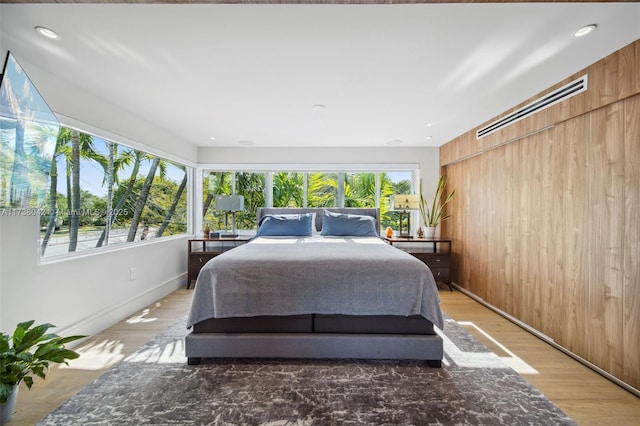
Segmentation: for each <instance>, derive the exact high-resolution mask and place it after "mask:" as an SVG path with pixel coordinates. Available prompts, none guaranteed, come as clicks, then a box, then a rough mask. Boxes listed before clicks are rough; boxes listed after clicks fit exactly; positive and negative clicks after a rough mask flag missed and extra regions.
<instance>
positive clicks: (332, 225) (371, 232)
mask: <svg viewBox="0 0 640 426" xmlns="http://www.w3.org/2000/svg"><path fill="white" fill-rule="evenodd" d="M320 234H321V235H324V236H341V237H347V236H348V237H378V236H379V235H378V232H377V230H376V221H375V219H374V218H373V217H371V216H363V215H358V214H343V213H333V212H330V211H328V210H325V211H324V213H323V214H322V231H321V233H320Z"/></svg>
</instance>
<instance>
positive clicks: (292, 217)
mask: <svg viewBox="0 0 640 426" xmlns="http://www.w3.org/2000/svg"><path fill="white" fill-rule="evenodd" d="M314 217H315V213H304V214H274V215H266V216H264V217H263V218H262V219H261V220H260V223H259V227H258V232H257V233H256V237H307V236H310V235H311V233H312V227H313V226H315V225H314V223H313V220H314Z"/></svg>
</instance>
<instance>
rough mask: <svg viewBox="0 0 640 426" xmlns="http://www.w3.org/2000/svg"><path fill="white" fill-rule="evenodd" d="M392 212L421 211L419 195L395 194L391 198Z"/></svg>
mask: <svg viewBox="0 0 640 426" xmlns="http://www.w3.org/2000/svg"><path fill="white" fill-rule="evenodd" d="M390 198H391V210H419V209H420V196H419V195H417V194H395V195H392V196H391V197H390Z"/></svg>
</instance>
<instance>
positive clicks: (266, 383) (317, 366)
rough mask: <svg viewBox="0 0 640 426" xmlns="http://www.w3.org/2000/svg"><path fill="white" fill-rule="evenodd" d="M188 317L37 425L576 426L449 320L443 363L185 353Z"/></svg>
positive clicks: (445, 331) (445, 334) (446, 326)
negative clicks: (198, 360)
mask: <svg viewBox="0 0 640 426" xmlns="http://www.w3.org/2000/svg"><path fill="white" fill-rule="evenodd" d="M185 323H186V317H185V318H182V319H181V320H179V321H177V322H176V323H174V324H173V325H172V326H170V327H169V328H168V329H167V330H165V331H164V332H163V333H161V334H160V335H158V336H157V337H156V338H154V339H153V340H151V341H150V342H148V343H147V344H146V345H145V346H144V347H142V348H141V349H140V350H138V351H137V352H136V353H135V354H133V355H132V356H130V357H128V358H127V359H125V360H123V361H122V362H121V363H120V364H118V365H117V366H115V367H114V368H112V369H111V370H109V371H107V372H106V373H105V374H103V375H102V376H101V377H100V378H98V379H97V380H96V381H95V382H93V383H92V384H90V385H89V386H87V387H86V388H85V389H84V390H82V391H81V392H80V393H78V394H77V395H76V396H74V397H72V398H71V399H69V400H68V401H67V402H65V403H64V404H63V405H62V406H61V407H60V408H58V409H57V410H56V411H54V412H53V413H51V414H49V415H48V416H47V417H45V418H44V419H43V420H42V422H41V423H39V424H40V425H83V426H84V425H143V424H152V425H191V424H193V425H268V426H284V425H574V424H575V423H574V422H573V421H572V420H571V419H570V418H569V417H568V416H567V415H566V414H564V413H563V412H562V411H561V410H560V409H558V407H556V406H555V405H554V404H553V403H552V402H551V401H549V400H548V399H547V398H546V397H545V396H544V395H542V394H541V393H540V392H538V391H537V390H536V389H535V388H533V387H532V386H531V385H530V384H529V383H528V382H527V381H525V380H524V379H522V378H521V377H520V376H519V375H518V374H517V373H516V372H515V371H514V370H513V369H511V368H510V367H509V366H507V364H506V363H504V362H503V361H502V360H501V359H500V358H499V357H498V356H497V355H495V354H493V353H492V352H489V351H488V349H487V348H486V347H485V346H484V345H483V344H482V343H480V342H479V341H478V340H476V339H475V338H474V337H473V336H471V335H470V334H469V333H468V332H467V331H465V330H464V329H462V328H461V327H460V326H459V325H458V324H456V323H455V322H454V321H452V320H451V319H449V318H447V322H446V325H445V330H444V334H443V338H444V341H445V360H444V365H443V368H430V367H428V366H427V365H426V364H424V363H421V362H413V361H411V362H409V361H359V360H339V361H335V360H205V362H204V363H203V364H201V365H197V366H188V365H186V358H185V357H184V336H185V335H186V333H187V330H186V329H185Z"/></svg>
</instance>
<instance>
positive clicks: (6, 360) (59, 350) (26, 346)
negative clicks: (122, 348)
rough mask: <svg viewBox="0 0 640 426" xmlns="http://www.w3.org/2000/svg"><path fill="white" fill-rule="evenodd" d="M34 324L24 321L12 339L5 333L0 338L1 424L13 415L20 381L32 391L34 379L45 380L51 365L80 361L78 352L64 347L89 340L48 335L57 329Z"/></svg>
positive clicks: (47, 325) (48, 325)
mask: <svg viewBox="0 0 640 426" xmlns="http://www.w3.org/2000/svg"><path fill="white" fill-rule="evenodd" d="M34 322H35V321H27V322H22V323H20V324H18V325H17V326H16V329H15V331H14V332H13V336H11V337H9V335H8V334H5V333H2V337H1V338H0V413H1V414H2V418H1V419H0V424H5V423H6V422H7V421H9V418H10V417H11V414H12V413H13V409H14V406H15V402H16V398H17V394H18V385H19V384H20V382H22V381H24V383H25V385H27V388H29V389H31V386H32V385H33V376H34V375H35V376H38V377H40V378H42V379H44V378H45V377H46V375H47V373H48V370H49V363H65V364H68V363H67V361H68V360H71V359H75V358H78V356H79V355H78V353H76V352H74V351H72V350H70V349H66V348H65V347H64V345H65V344H66V343H69V342H72V341H74V340H78V339H82V338H84V337H86V336H69V337H60V336H58V335H57V334H53V333H47V331H48V330H49V329H50V328H52V327H55V326H54V325H53V324H41V325H36V326H33V323H34ZM34 349H35V350H34Z"/></svg>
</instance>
